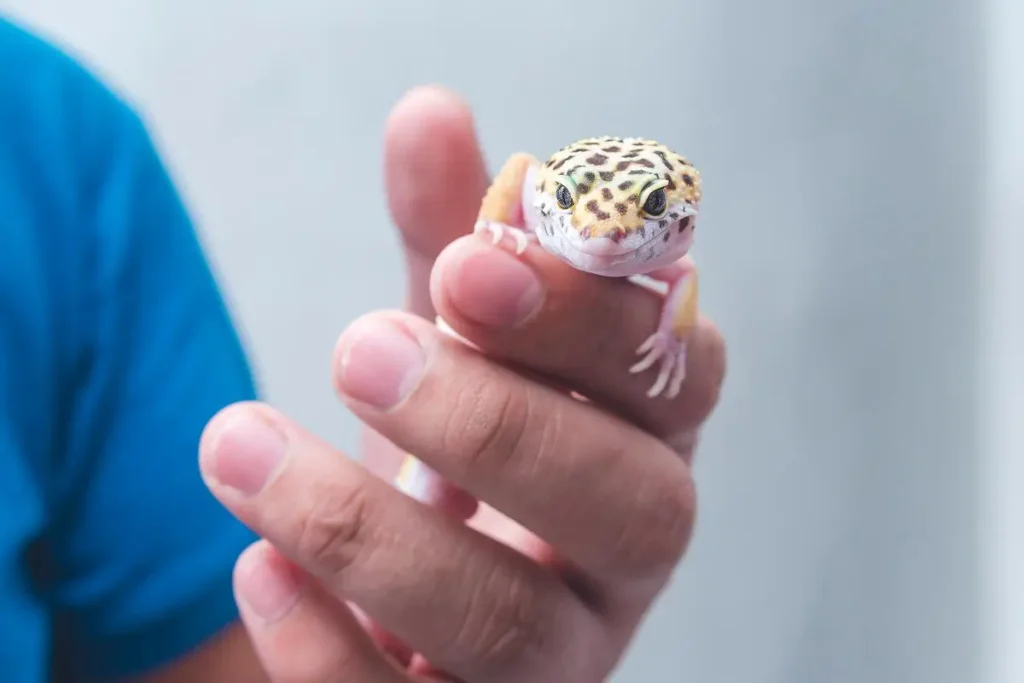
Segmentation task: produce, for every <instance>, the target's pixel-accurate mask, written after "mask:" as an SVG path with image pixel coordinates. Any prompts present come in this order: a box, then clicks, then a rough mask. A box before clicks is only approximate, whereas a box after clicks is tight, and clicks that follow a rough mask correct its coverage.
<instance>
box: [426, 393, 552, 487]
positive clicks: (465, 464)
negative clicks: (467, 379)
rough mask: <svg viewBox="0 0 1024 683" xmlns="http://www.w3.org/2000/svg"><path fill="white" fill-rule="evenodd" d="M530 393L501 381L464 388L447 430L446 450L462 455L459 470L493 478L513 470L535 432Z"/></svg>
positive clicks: (450, 414) (457, 400) (450, 413)
mask: <svg viewBox="0 0 1024 683" xmlns="http://www.w3.org/2000/svg"><path fill="white" fill-rule="evenodd" d="M533 403H534V400H533V398H532V397H531V392H530V390H529V389H526V388H523V387H522V386H521V385H520V386H516V385H515V384H513V383H511V382H505V381H502V380H501V379H500V378H498V377H490V378H488V379H487V380H485V381H474V382H472V383H467V384H466V385H463V386H462V387H460V389H459V391H458V394H457V396H456V399H455V400H454V402H453V404H452V409H451V410H450V411H449V412H448V418H447V421H446V424H445V428H444V436H443V443H442V447H443V449H444V450H445V451H447V452H453V453H458V454H459V455H460V457H459V458H458V463H459V467H461V468H462V469H463V470H464V471H465V472H467V473H472V472H474V471H479V470H480V469H484V468H485V469H486V470H487V471H488V472H489V473H490V474H491V476H493V474H494V473H495V472H499V471H502V470H505V469H507V468H508V467H511V466H513V464H514V462H515V461H516V459H517V458H518V457H519V456H520V455H521V454H523V453H524V452H526V451H525V446H526V441H527V439H528V438H529V436H530V434H531V431H532V426H531V425H532V422H533V418H532V415H533V412H534V411H533V408H532V404H533Z"/></svg>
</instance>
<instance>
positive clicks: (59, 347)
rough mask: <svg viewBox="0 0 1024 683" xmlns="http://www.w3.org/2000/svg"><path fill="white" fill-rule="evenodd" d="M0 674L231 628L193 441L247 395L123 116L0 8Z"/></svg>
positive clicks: (239, 541) (197, 258)
mask: <svg viewBox="0 0 1024 683" xmlns="http://www.w3.org/2000/svg"><path fill="white" fill-rule="evenodd" d="M0 64H2V65H3V66H2V68H0V681H3V683H42V682H43V681H45V680H48V679H49V676H50V675H51V674H52V675H53V676H54V680H57V681H70V680H74V681H94V680H96V681H99V680H110V679H112V678H115V677H120V676H124V675H131V674H135V673H138V672H140V671H144V670H147V669H150V668H152V667H156V666H159V665H161V664H164V663H167V662H168V661H170V660H173V659H175V658H177V657H179V656H182V655H184V654H186V653H187V652H188V651H189V650H190V649H192V648H193V647H195V646H197V645H199V644H201V643H202V642H203V641H204V640H206V639H207V638H209V637H211V636H212V635H214V634H215V633H216V632H217V631H218V630H220V629H222V628H223V627H224V626H226V625H227V624H228V623H230V622H231V621H233V620H234V619H235V618H236V616H237V615H236V609H235V604H234V600H233V597H232V590H231V573H232V568H233V565H234V562H235V560H236V558H237V556H238V554H239V553H240V552H241V550H242V549H243V548H244V547H245V546H246V545H248V544H249V543H250V542H252V540H253V537H252V535H251V534H250V532H249V531H248V530H246V529H245V528H244V527H243V526H241V524H240V523H238V522H237V521H236V520H235V519H234V518H233V517H231V516H230V515H229V514H228V513H227V512H226V511H225V510H224V508H223V507H222V506H220V505H219V504H218V503H217V502H216V500H215V499H214V498H213V497H212V495H211V494H210V493H209V491H208V490H207V489H206V487H205V486H204V485H203V483H202V480H201V479H200V474H199V470H198V464H197V463H198V460H197V458H198V455H197V446H198V442H199V437H200V434H201V432H202V430H203V427H204V425H205V424H206V422H207V421H208V420H209V419H210V418H211V417H212V416H213V415H214V413H216V412H217V411H218V410H219V409H220V408H222V407H223V406H225V405H227V404H229V403H232V402H234V401H238V400H243V399H250V398H253V396H254V388H253V382H252V378H251V376H250V370H249V368H248V366H247V363H246V359H245V356H244V354H243V349H242V347H241V345H240V342H239V339H238V337H237V335H236V332H235V330H234V329H233V327H232V324H231V321H230V318H229V316H228V314H227V312H226V310H225V307H224V305H223V302H222V300H221V298H220V295H219V294H218V290H217V288H216V284H215V281H214V278H213V277H212V276H211V272H210V269H209V267H208V264H207V262H206V261H205V260H204V257H203V253H202V250H201V249H200V245H199V242H198V240H197V238H196V235H195V233H194V232H193V227H192V225H191V224H190V221H189V218H188V216H187V214H186V211H185V209H184V208H183V206H182V202H181V201H180V199H179V196H178V195H177V193H176V192H175V189H174V187H173V185H172V182H171V180H170V179H169V178H168V174H167V172H166V170H165V168H164V166H163V165H162V164H161V161H160V159H159V157H158V154H157V152H156V151H155V149H154V145H153V143H152V141H151V139H150V137H149V136H148V134H147V131H146V128H145V126H144V124H143V123H142V121H140V119H139V117H138V116H136V114H135V113H134V112H133V111H132V110H131V108H130V107H129V106H127V105H126V104H125V103H124V102H122V101H121V100H120V99H119V98H118V97H117V96H116V95H115V94H113V93H112V92H111V91H109V90H108V89H106V88H105V87H104V86H103V85H101V84H100V83H99V82H98V81H97V80H96V79H95V78H94V77H93V76H91V75H90V74H89V73H88V72H87V71H86V70H85V69H84V68H83V67H82V66H80V65H79V64H77V63H76V62H75V61H74V60H73V59H72V58H71V57H70V56H68V55H66V54H64V53H62V52H61V51H59V50H58V49H57V48H56V47H55V46H52V45H50V44H48V43H46V42H43V41H42V40H41V39H39V38H37V37H34V36H32V35H29V34H28V33H27V32H25V31H24V30H23V29H21V28H18V27H16V26H14V25H12V24H10V23H7V22H4V21H3V20H2V19H0Z"/></svg>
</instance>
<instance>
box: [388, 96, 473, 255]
mask: <svg viewBox="0 0 1024 683" xmlns="http://www.w3.org/2000/svg"><path fill="white" fill-rule="evenodd" d="M384 176H385V178H384V181H385V182H384V187H385V193H386V195H387V201H388V207H389V209H390V211H391V214H392V216H393V218H394V220H395V223H396V224H397V225H398V228H399V230H400V232H401V235H402V240H403V242H404V244H405V245H406V247H407V248H409V249H411V250H412V251H414V252H416V253H417V254H418V255H420V256H422V257H425V258H432V257H433V256H435V255H436V254H437V253H438V252H439V251H440V250H441V249H442V248H443V247H444V246H445V245H446V244H448V242H450V241H451V240H452V239H454V238H455V237H457V236H458V235H461V234H465V233H466V232H468V231H469V229H470V228H471V227H472V225H473V222H474V220H475V218H476V213H477V211H478V210H479V207H480V201H481V199H482V198H483V195H484V193H485V192H486V190H487V183H488V174H487V169H486V165H485V162H484V158H483V154H482V151H481V148H480V143H479V140H478V138H477V134H476V126H475V121H474V118H473V113H472V110H471V109H470V107H469V104H468V103H467V102H465V101H464V100H463V99H462V98H461V97H459V96H458V95H456V94H455V93H454V92H452V91H450V90H448V89H446V88H443V87H440V86H436V85H427V86H419V87H416V88H413V89H412V90H410V91H409V92H408V93H406V94H405V95H404V96H403V97H402V98H401V99H399V101H398V102H397V103H396V104H395V106H394V107H393V108H392V110H391V113H390V115H389V116H388V119H387V122H386V126H385V135H384Z"/></svg>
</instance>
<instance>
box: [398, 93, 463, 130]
mask: <svg viewBox="0 0 1024 683" xmlns="http://www.w3.org/2000/svg"><path fill="white" fill-rule="evenodd" d="M423 116H433V117H436V118H438V119H439V120H444V121H450V122H454V123H456V124H459V127H460V128H464V127H467V126H468V127H470V128H472V127H474V125H475V124H474V121H473V113H472V110H471V109H470V107H469V103H468V102H466V100H465V99H463V98H462V97H461V96H460V95H459V94H458V93H457V92H455V91H454V90H451V89H449V88H446V87H444V86H442V85H437V84H425V85H418V86H415V87H414V88H412V89H410V90H408V91H407V92H406V93H405V94H403V95H402V96H401V97H400V98H398V101H397V102H395V105H394V106H393V107H392V108H391V112H390V114H389V115H388V118H387V122H386V125H385V130H387V131H392V130H395V129H396V127H397V129H398V131H399V132H401V131H402V130H403V128H402V127H403V126H404V125H406V124H407V123H409V122H410V121H415V120H418V119H420V118H422V117H423Z"/></svg>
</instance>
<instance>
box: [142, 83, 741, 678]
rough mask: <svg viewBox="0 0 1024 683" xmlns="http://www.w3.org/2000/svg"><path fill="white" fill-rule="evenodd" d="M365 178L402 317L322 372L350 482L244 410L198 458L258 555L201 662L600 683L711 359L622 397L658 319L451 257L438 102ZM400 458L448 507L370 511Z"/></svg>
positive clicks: (681, 517)
mask: <svg viewBox="0 0 1024 683" xmlns="http://www.w3.org/2000/svg"><path fill="white" fill-rule="evenodd" d="M385 167H386V182H385V187H386V188H387V191H388V205H389V208H390V211H391V214H392V216H393V218H394V221H395V224H396V225H397V227H398V228H399V231H400V234H401V237H402V243H403V248H404V257H405V262H406V268H407V286H408V289H407V292H408V293H407V299H406V302H405V306H404V308H403V310H395V311H381V312H374V313H371V314H368V315H366V316H363V317H361V318H360V319H358V320H356V321H355V322H354V323H353V324H352V325H350V326H349V328H348V329H346V330H345V332H344V333H343V334H342V335H341V338H340V339H339V340H338V343H337V346H336V348H335V351H334V355H333V360H332V365H331V372H332V378H333V383H334V386H335V387H336V390H337V393H338V396H339V398H340V400H341V402H342V404H343V405H344V406H345V407H346V408H348V409H349V410H351V411H352V412H354V413H355V414H356V415H357V416H358V417H359V418H360V419H361V420H362V421H363V422H364V424H365V425H366V431H365V434H364V447H365V452H364V458H363V460H362V462H356V461H354V460H352V459H350V458H347V457H344V454H342V453H339V452H338V451H337V450H336V449H334V448H333V447H331V446H330V445H329V444H327V443H326V442H325V441H324V440H322V439H320V438H318V437H317V436H315V435H314V434H312V433H310V432H309V431H308V430H306V429H304V428H303V427H302V426H301V425H300V424H299V423H298V422H296V421H295V420H293V419H291V418H290V417H288V416H286V415H284V414H282V413H280V412H279V411H277V410H275V409H274V408H272V407H270V406H268V405H265V404H259V403H244V404H237V405H233V406H230V407H228V408H226V409H225V410H223V411H222V412H221V413H219V414H218V415H217V416H216V417H215V418H214V419H213V420H211V422H210V424H209V425H208V426H207V429H206V431H205V433H204V435H203V439H202V444H201V447H200V466H201V468H202V471H203V474H204V477H205V479H206V481H207V482H208V485H209V486H210V490H211V491H212V493H213V494H214V495H215V496H216V497H217V498H218V499H219V500H220V501H221V502H222V504H224V505H225V506H226V507H227V508H228V509H229V510H230V511H231V512H232V513H233V514H235V515H236V516H237V517H238V518H239V519H240V520H242V521H243V522H244V523H246V524H247V525H249V526H250V527H252V528H253V529H254V530H255V531H256V532H257V533H259V534H260V535H261V536H262V537H263V538H264V539H265V540H263V541H260V542H258V543H256V544H254V545H253V546H252V547H250V548H249V549H248V550H247V551H246V552H245V553H243V555H242V556H241V557H240V558H239V561H238V565H237V568H236V576H235V590H236V596H237V599H238V602H239V606H240V609H241V614H242V621H243V624H244V628H245V630H246V632H247V634H248V637H247V638H242V637H239V636H238V635H237V633H234V634H230V635H228V636H226V637H225V638H223V639H222V641H223V642H230V643H233V644H232V645H231V646H230V647H229V650H225V651H230V652H231V653H234V654H233V655H232V656H237V657H239V658H240V660H239V661H243V660H245V658H246V657H247V656H249V655H246V654H245V653H250V652H251V653H254V655H255V658H256V659H257V660H258V661H259V663H260V664H261V665H262V668H263V669H264V670H265V675H266V678H267V679H268V680H270V681H273V682H274V683H284V682H286V681H287V682H291V681H303V682H318V681H324V682H325V683H326V682H327V681H339V680H358V681H366V682H367V683H373V682H376V681H381V682H389V683H390V682H401V681H411V680H423V679H424V678H427V679H430V678H437V679H439V680H451V679H455V680H463V681H466V682H467V683H476V682H477V681H479V682H481V683H484V682H486V683H501V682H506V681H507V682H509V683H526V682H529V683H545V682H548V681H550V682H551V683H555V682H557V683H595V682H597V681H603V680H605V679H606V678H607V676H608V675H609V673H610V672H611V671H612V670H613V669H614V668H615V666H616V665H617V664H618V662H619V661H620V659H621V657H622V655H623V654H624V652H625V651H626V649H627V647H628V645H629V642H630V640H631V638H632V636H633V634H634V633H635V631H636V628H637V626H638V625H639V624H640V622H641V621H642V619H643V618H644V616H645V614H646V613H647V611H648V610H649V608H650V607H651V605H652V603H653V601H654V600H655V599H656V598H657V596H658V595H659V593H660V592H661V591H662V589H663V588H664V587H665V585H666V584H667V582H668V580H669V579H670V577H671V574H672V572H673V570H674V568H675V567H676V566H677V564H678V563H679V561H680V560H681V559H682V557H683V555H684V554H685V551H686V548H687V545H688V543H689V540H690V537H691V533H692V529H693V521H694V514H695V509H696V499H695V490H694V485H693V480H692V478H691V469H690V467H691V464H692V456H693V449H694V447H695V444H696V438H695V435H696V434H697V433H698V432H699V429H700V426H701V425H702V424H703V422H704V421H705V420H706V419H707V417H708V416H709V415H710V413H711V411H712V410H713V408H714V406H715V405H716V403H717V400H718V396H719V391H720V388H721V385H722V381H723V378H724V374H725V350H724V343H723V340H722V337H721V335H720V334H719V332H718V331H717V330H716V328H715V327H714V325H713V324H712V323H711V322H710V321H708V320H707V319H704V318H702V319H701V320H700V323H699V325H698V328H697V329H696V331H695V332H694V334H693V336H692V338H691V342H690V343H691V347H690V352H689V354H688V368H687V379H686V383H685V384H684V386H683V389H682V392H681V393H680V394H679V395H678V396H677V397H675V398H674V399H671V400H652V399H650V398H648V397H647V396H646V391H647V389H648V387H649V384H650V378H649V377H646V376H644V375H630V374H628V373H622V372H620V370H621V368H622V367H623V364H625V363H628V362H630V361H631V359H633V357H634V355H635V349H636V348H637V346H638V345H639V344H640V343H641V342H642V341H643V339H644V338H645V337H646V336H647V335H648V334H649V331H650V330H651V329H652V326H654V325H655V324H656V323H657V320H658V316H659V304H660V300H659V297H658V296H657V295H655V294H653V293H651V292H649V291H646V290H644V289H641V288H639V287H636V286H634V285H631V284H629V283H628V282H625V281H621V280H617V279H604V278H599V277H595V276H592V275H587V274H585V273H582V272H580V271H577V270H575V269H573V268H571V267H569V266H567V265H565V264H563V263H561V262H559V261H558V260H557V259H556V258H555V257H554V256H551V255H550V254H547V253H545V252H543V251H542V250H539V249H538V250H530V251H529V252H527V253H526V254H523V255H521V256H515V255H514V254H513V253H512V252H513V250H512V249H510V248H508V247H507V246H500V245H498V246H496V245H493V244H491V243H490V242H489V240H488V239H487V238H486V236H479V235H476V236H474V235H471V234H469V233H470V232H471V230H472V226H473V223H474V221H475V218H476V211H477V209H478V208H479V202H480V199H481V197H482V196H483V193H484V192H485V190H486V187H487V183H488V175H487V171H486V167H485V163H484V160H483V158H482V155H481V153H480V151H479V146H478V143H477V139H476V136H475V132H474V122H473V118H472V115H471V113H470V111H469V109H468V108H467V106H466V105H465V104H464V103H462V102H461V101H460V100H459V99H458V98H457V97H456V96H455V95H453V94H451V93H449V92H447V91H445V90H443V89H439V88H418V89H415V90H413V91H412V92H410V93H408V94H407V95H406V97H404V98H403V99H402V100H401V101H400V102H399V103H398V104H397V105H396V107H395V109H394V110H393V112H392V114H391V116H390V118H389V121H388V126H387V132H386V138H385ZM435 313H440V314H441V315H443V316H444V318H445V319H446V320H447V321H448V322H449V324H450V325H451V326H452V328H453V329H454V330H455V331H456V332H458V333H459V334H460V335H461V336H463V337H465V338H466V339H467V340H469V341H470V342H471V343H472V344H474V345H475V346H477V347H479V349H481V351H480V352H476V351H474V350H472V349H469V348H467V347H466V346H464V345H462V344H461V343H460V342H458V341H456V340H454V339H452V338H450V337H448V336H446V335H444V334H443V333H441V332H440V331H438V330H437V329H436V328H435V327H434V325H433V323H432V319H433V316H434V314H435ZM568 390H575V391H578V392H580V393H582V394H585V395H587V396H589V397H591V399H592V401H593V402H592V403H585V402H581V401H577V400H575V399H573V398H572V397H570V396H569V395H568ZM404 451H408V452H412V453H414V454H415V455H416V456H417V457H419V458H421V459H422V460H423V461H424V462H425V463H427V464H428V465H430V466H431V467H433V468H434V469H436V470H437V471H439V472H440V473H442V474H443V475H444V476H445V477H446V478H447V479H449V480H450V481H452V482H453V483H454V484H456V485H457V486H459V487H460V488H461V489H462V490H463V491H464V492H465V495H463V496H459V497H456V498H454V499H453V500H451V501H449V503H448V504H447V505H446V506H445V507H444V508H443V509H433V508H427V507H424V506H422V505H420V504H419V503H417V502H416V501H413V500H411V499H409V498H407V497H405V496H403V495H402V494H401V493H400V492H398V491H396V490H395V489H394V488H393V487H392V486H391V485H390V483H389V482H390V478H391V477H392V476H393V475H394V473H395V471H396V468H397V466H398V464H399V462H400V460H401V457H402V455H403V452H404ZM477 501H479V505H478V504H477ZM466 521H468V524H467V523H464V522H466ZM541 539H544V540H541ZM354 605H358V609H355V608H354V607H353V606H354ZM216 647H217V646H211V648H210V649H208V650H207V651H206V652H200V653H198V654H197V655H196V656H197V657H202V656H206V657H209V658H212V659H216V657H215V656H212V655H210V654H209V653H210V652H214V651H215V650H216ZM225 647H227V646H225ZM221 654H222V655H223V653H221ZM221 661H222V662H223V661H224V659H223V657H222V658H221ZM428 661H429V662H431V663H432V665H428V664H427V662H428ZM224 668H225V669H228V668H230V667H224ZM240 670H246V671H251V670H252V669H251V667H250V668H245V667H244V666H243V667H241V668H240ZM441 671H444V672H446V673H444V674H442V673H441ZM195 673H196V670H193V675H194V674H195ZM199 675H202V674H201V673H200V674H199ZM225 675H229V674H225ZM249 675H251V674H249ZM154 680H155V679H154ZM161 680H178V679H170V678H168V679H161ZM181 680H184V679H181ZM204 680H217V681H236V680H242V679H240V678H230V677H227V678H217V679H209V678H204ZM245 680H247V681H251V680H252V678H246V679H245Z"/></svg>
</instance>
